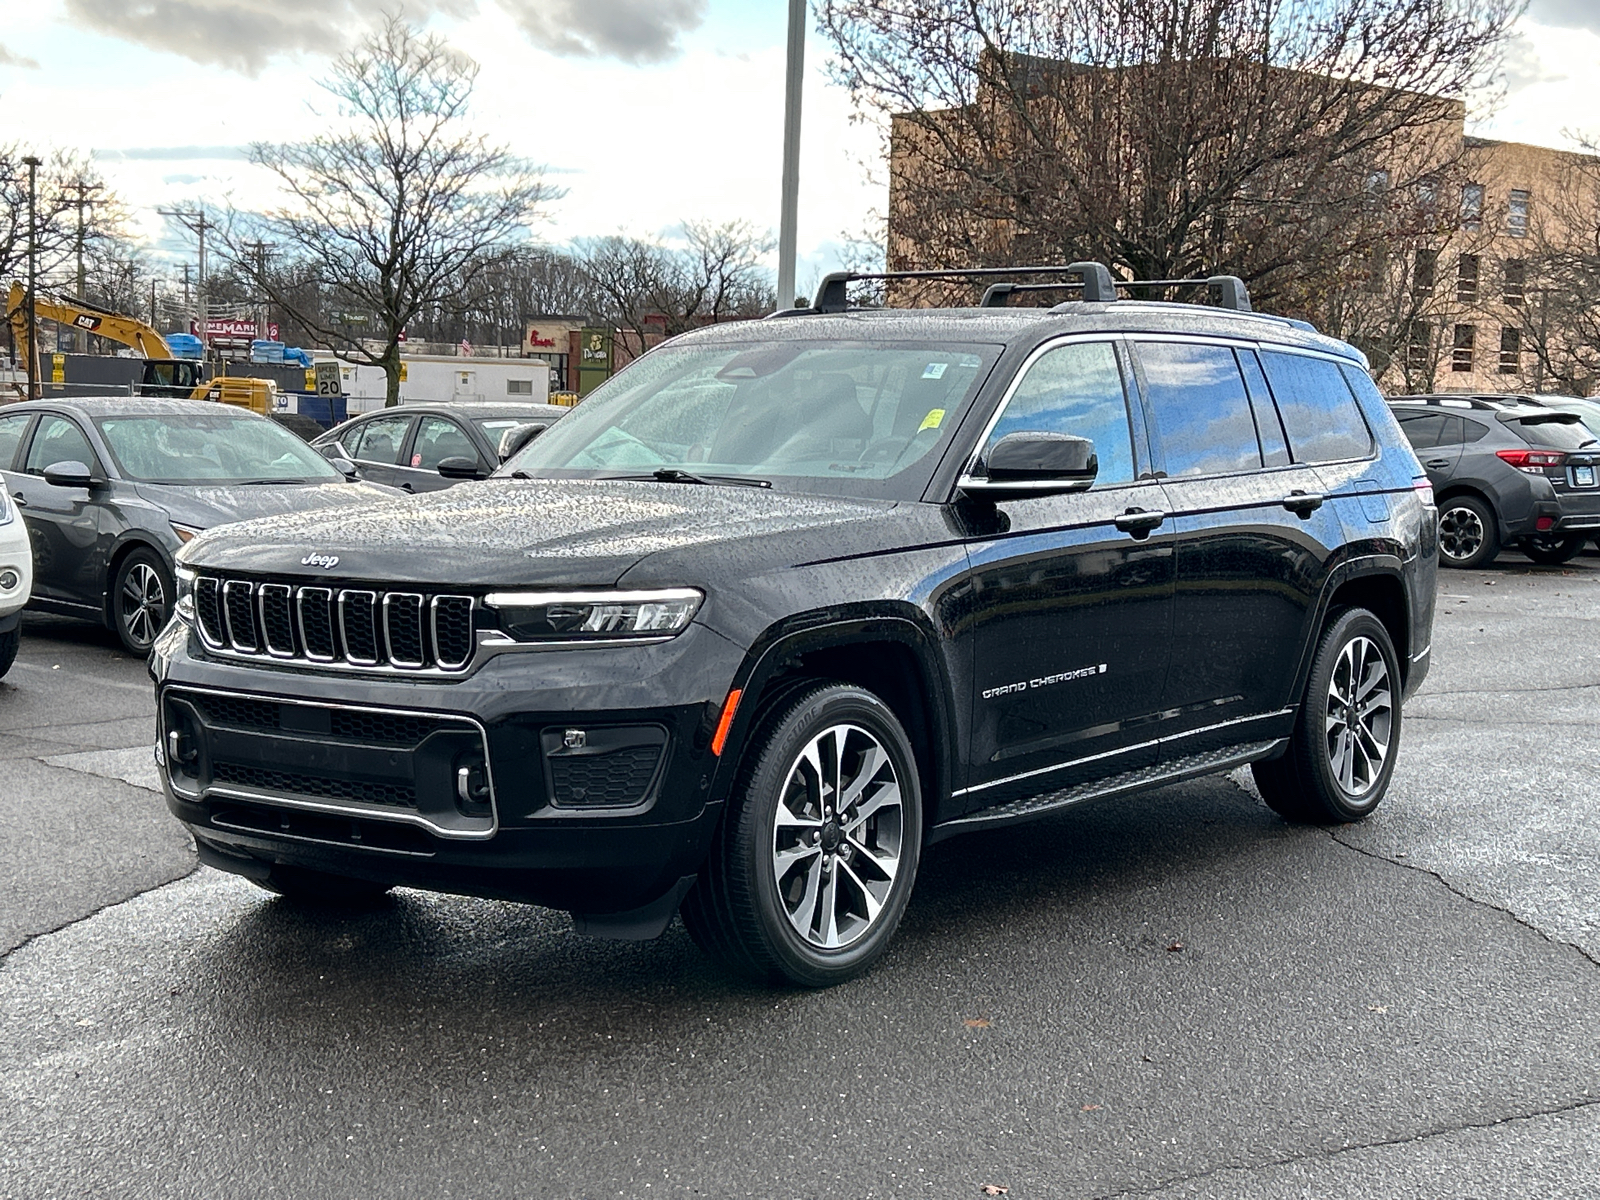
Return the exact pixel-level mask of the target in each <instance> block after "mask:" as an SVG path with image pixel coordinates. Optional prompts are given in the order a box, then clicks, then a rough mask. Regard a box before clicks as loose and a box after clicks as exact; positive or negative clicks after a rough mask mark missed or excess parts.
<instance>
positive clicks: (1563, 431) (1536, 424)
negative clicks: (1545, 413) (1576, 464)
mask: <svg viewBox="0 0 1600 1200" xmlns="http://www.w3.org/2000/svg"><path fill="white" fill-rule="evenodd" d="M1506 424H1508V425H1510V426H1511V428H1512V429H1514V430H1516V431H1517V432H1518V433H1520V434H1521V435H1522V436H1523V438H1524V439H1526V441H1527V443H1528V445H1530V446H1548V447H1549V448H1550V449H1552V450H1582V449H1584V448H1585V447H1586V446H1593V445H1595V440H1594V435H1593V434H1592V433H1590V432H1589V429H1588V427H1587V426H1586V425H1584V423H1583V422H1582V421H1580V420H1578V418H1576V417H1573V418H1572V419H1570V420H1563V421H1551V420H1548V419H1546V420H1542V421H1541V420H1534V421H1507V422H1506Z"/></svg>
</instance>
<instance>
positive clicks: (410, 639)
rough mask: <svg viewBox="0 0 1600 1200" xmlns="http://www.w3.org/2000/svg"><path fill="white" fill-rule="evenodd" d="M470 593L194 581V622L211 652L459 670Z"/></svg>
mask: <svg viewBox="0 0 1600 1200" xmlns="http://www.w3.org/2000/svg"><path fill="white" fill-rule="evenodd" d="M473 607H474V601H473V598H472V597H471V596H451V595H436V594H429V593H425V592H412V591H383V590H378V589H372V588H340V587H314V586H300V585H297V584H292V583H279V582H268V583H262V582H258V581H255V580H250V579H219V578H217V577H216V576H213V575H202V576H200V577H199V578H198V579H197V580H195V594H194V610H195V624H196V625H197V627H198V628H199V631H200V637H201V640H202V641H204V642H205V644H206V645H207V646H209V647H211V648H212V649H213V650H227V651H231V652H233V653H235V654H249V655H260V656H261V657H263V658H267V657H271V658H276V659H283V660H297V661H300V662H307V663H324V664H328V665H332V666H340V667H393V668H395V669H397V670H402V671H404V670H413V671H417V670H424V669H428V668H432V669H437V670H441V671H464V670H466V668H467V664H468V663H469V662H471V660H472V651H473V646H474V642H473V636H472V616H473Z"/></svg>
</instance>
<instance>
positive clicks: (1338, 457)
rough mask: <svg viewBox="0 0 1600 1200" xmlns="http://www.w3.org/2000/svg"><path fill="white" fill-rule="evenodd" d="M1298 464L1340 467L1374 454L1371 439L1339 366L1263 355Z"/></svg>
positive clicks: (1270, 352)
mask: <svg viewBox="0 0 1600 1200" xmlns="http://www.w3.org/2000/svg"><path fill="white" fill-rule="evenodd" d="M1261 362H1262V365H1263V366H1264V367H1265V368H1266V372H1267V379H1268V381H1269V382H1270V383H1271V384H1272V395H1273V398H1274V399H1275V400H1277V402H1278V412H1279V413H1280V414H1282V416H1283V428H1284V432H1286V433H1287V434H1288V435H1289V448H1290V450H1292V451H1293V452H1294V457H1295V461H1296V462H1303V463H1319V462H1340V461H1342V460H1344V459H1348V458H1365V457H1366V456H1367V455H1368V454H1370V453H1372V435H1371V434H1370V433H1368V432H1367V422H1366V419H1365V418H1363V417H1362V415H1361V408H1360V406H1359V405H1358V404H1357V403H1356V398H1355V395H1354V394H1353V393H1352V392H1351V391H1350V388H1349V385H1348V384H1346V383H1345V380H1344V375H1343V374H1341V373H1340V371H1339V367H1338V365H1337V364H1336V363H1332V362H1329V361H1328V360H1327V359H1325V358H1311V357H1309V356H1307V355H1304V354H1284V353H1282V352H1279V351H1273V350H1265V351H1262V354H1261Z"/></svg>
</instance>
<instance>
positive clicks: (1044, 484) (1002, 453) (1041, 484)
mask: <svg viewBox="0 0 1600 1200" xmlns="http://www.w3.org/2000/svg"><path fill="white" fill-rule="evenodd" d="M985 466H986V468H987V470H986V473H985V474H984V475H981V476H973V475H968V476H964V477H963V478H962V480H961V484H960V486H961V490H962V491H964V492H966V493H967V494H968V495H971V496H982V497H985V498H987V499H991V500H999V499H1014V500H1020V499H1025V498H1027V497H1032V496H1051V495H1055V494H1056V493H1059V492H1081V491H1084V490H1085V489H1087V488H1089V487H1091V486H1093V484H1094V481H1095V476H1096V475H1098V474H1099V473H1100V460H1099V458H1098V457H1097V456H1096V455H1095V452H1094V442H1092V441H1091V440H1090V439H1088V438H1081V437H1074V436H1073V435H1072V434H1070V433H1042V432H1029V433H1008V434H1006V436H1005V437H1003V438H1001V439H1000V440H999V441H998V442H996V443H995V444H994V446H993V447H992V448H991V449H990V450H989V454H988V461H987V463H986V464H985Z"/></svg>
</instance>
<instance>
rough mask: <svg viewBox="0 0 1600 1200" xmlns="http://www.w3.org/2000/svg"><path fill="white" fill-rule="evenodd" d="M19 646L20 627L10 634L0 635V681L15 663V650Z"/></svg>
mask: <svg viewBox="0 0 1600 1200" xmlns="http://www.w3.org/2000/svg"><path fill="white" fill-rule="evenodd" d="M21 645H22V626H21V625H18V626H17V627H16V628H15V629H13V630H12V631H11V632H10V633H0V679H4V678H5V676H6V672H7V671H9V670H11V664H12V663H14V662H16V661H17V648H18V647H19V646H21Z"/></svg>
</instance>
